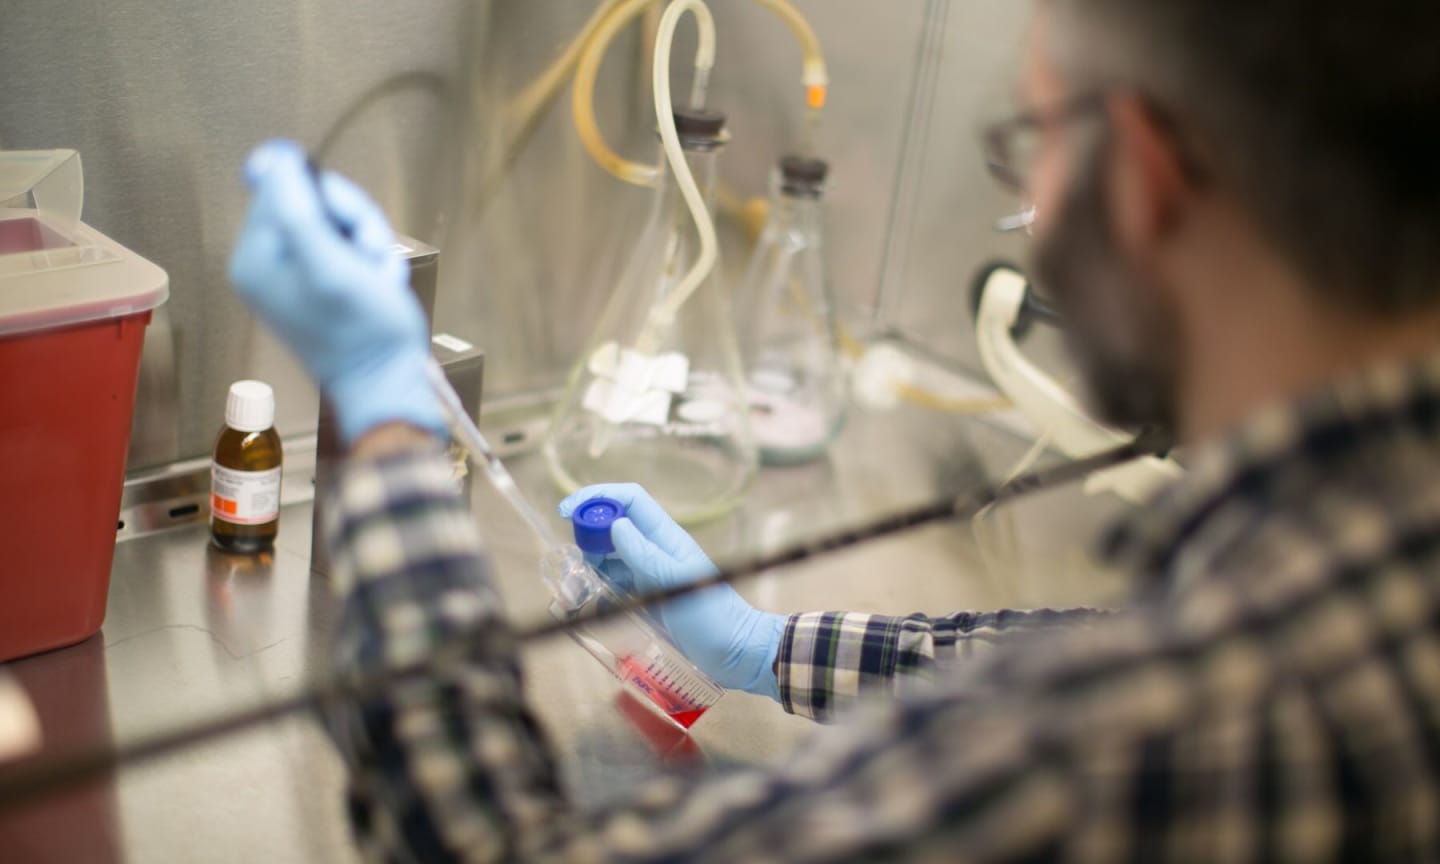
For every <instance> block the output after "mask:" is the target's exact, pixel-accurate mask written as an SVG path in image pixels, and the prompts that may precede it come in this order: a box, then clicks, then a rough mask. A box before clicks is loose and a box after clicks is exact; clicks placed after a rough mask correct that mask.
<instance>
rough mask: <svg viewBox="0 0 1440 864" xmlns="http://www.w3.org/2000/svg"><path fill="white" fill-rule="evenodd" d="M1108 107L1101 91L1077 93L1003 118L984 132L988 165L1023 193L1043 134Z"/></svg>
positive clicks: (1000, 179)
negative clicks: (1046, 106)
mask: <svg viewBox="0 0 1440 864" xmlns="http://www.w3.org/2000/svg"><path fill="white" fill-rule="evenodd" d="M1104 108H1105V97H1104V96H1102V95H1101V94H1099V93H1091V94H1087V95H1085V96H1078V97H1076V98H1075V99H1072V100H1070V101H1069V102H1066V103H1064V104H1063V105H1060V106H1058V107H1056V108H1050V109H1046V110H1033V111H1025V112H1022V113H1020V114H1016V115H1015V116H1014V117H1011V118H1009V119H1007V120H1002V121H1000V122H999V123H996V124H994V125H992V126H990V127H988V128H986V129H985V131H984V132H983V133H982V134H983V136H984V146H985V167H986V168H988V169H989V170H990V173H991V175H993V176H994V177H995V179H996V180H997V181H999V182H1000V183H1001V184H1002V185H1003V186H1005V187H1006V188H1008V189H1010V190H1012V191H1014V192H1017V193H1020V194H1024V193H1025V192H1026V191H1027V190H1026V187H1027V186H1028V185H1029V179H1030V172H1031V169H1032V168H1034V166H1035V159H1036V156H1037V155H1038V154H1039V151H1040V133H1041V132H1043V131H1045V130H1046V129H1049V128H1054V127H1056V126H1061V125H1063V124H1065V123H1070V122H1073V121H1074V120H1077V119H1079V118H1081V117H1084V116H1086V115H1089V114H1093V113H1098V112H1100V111H1103V110H1104Z"/></svg>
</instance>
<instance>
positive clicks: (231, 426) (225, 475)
mask: <svg viewBox="0 0 1440 864" xmlns="http://www.w3.org/2000/svg"><path fill="white" fill-rule="evenodd" d="M283 461H284V451H283V449H282V448H281V446H280V433H278V432H276V431H275V391H274V390H273V389H272V388H271V387H270V385H269V384H266V383H265V382H263V381H236V382H235V383H234V384H231V385H230V395H229V398H228V399H227V400H226V402H225V428H223V429H221V430H220V437H219V438H217V439H216V441H215V455H214V457H213V458H212V459H211V461H210V539H211V542H213V543H214V544H215V545H216V546H218V547H219V548H221V549H223V550H225V551H226V552H238V553H240V554H243V555H255V554H258V553H261V552H268V551H269V550H271V549H273V548H274V546H275V537H276V535H277V534H279V533H280V475H281V472H282V471H283V470H284V467H283V465H282V462H283Z"/></svg>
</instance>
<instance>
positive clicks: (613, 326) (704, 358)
mask: <svg viewBox="0 0 1440 864" xmlns="http://www.w3.org/2000/svg"><path fill="white" fill-rule="evenodd" d="M675 125H676V130H677V132H678V133H679V137H680V144H681V147H682V149H683V150H684V154H685V161H686V164H687V165H688V166H689V168H690V172H691V173H692V174H693V176H694V178H695V182H696V184H697V185H698V186H699V188H700V190H701V191H702V192H703V193H704V195H705V198H706V200H707V201H708V200H709V199H710V192H711V189H712V187H713V184H714V177H715V161H716V155H717V153H718V152H719V150H720V148H721V146H722V145H723V144H724V142H725V140H726V135H725V118H724V116H723V115H720V114H715V113H711V112H703V111H691V110H683V109H679V108H677V109H675ZM696 237H697V235H696V230H695V226H694V224H693V220H692V217H691V214H690V213H689V211H688V210H687V209H686V205H685V203H684V200H683V198H682V195H681V193H680V191H679V189H678V188H677V185H676V184H675V183H674V182H673V178H672V177H670V176H669V175H668V173H667V175H666V176H665V177H663V178H662V179H661V182H660V187H659V189H658V190H657V191H656V194H655V201H654V204H653V206H652V208H651V212H650V217H649V219H648V220H647V223H646V226H645V229H644V231H643V232H642V234H641V236H640V238H639V240H638V242H637V243H636V245H635V251H634V253H633V255H632V256H631V258H630V261H629V263H628V265H627V266H626V268H625V270H624V272H623V273H622V275H621V277H620V281H619V282H618V283H617V284H616V286H615V289H614V293H613V295H612V296H611V298H610V301H609V303H608V304H607V306H606V308H605V311H604V312H603V313H602V315H601V318H600V322H599V324H598V326H597V327H596V328H595V332H594V335H593V336H592V337H591V339H590V342H589V344H588V347H587V348H586V349H585V351H584V353H583V354H582V355H581V358H580V360H579V362H577V363H576V364H575V367H574V368H573V369H572V371H571V373H570V377H569V380H568V382H567V384H566V388H565V394H564V396H562V397H561V400H560V404H559V406H558V408H557V411H556V414H555V419H554V422H553V424H552V426H551V430H550V437H549V438H548V439H547V440H546V443H545V448H544V451H545V457H546V460H547V462H548V464H549V467H550V471H551V473H552V474H553V476H554V477H555V480H556V482H557V483H559V485H560V486H561V487H562V488H563V489H565V490H566V491H574V490H575V489H578V488H579V487H581V486H585V485H589V484H591V483H605V482H623V481H631V482H636V483H640V484H641V485H643V486H645V487H646V488H647V489H648V490H649V491H650V493H651V494H652V495H654V496H655V498H656V499H657V500H658V501H659V502H660V503H661V504H662V505H664V507H665V509H666V510H667V511H668V512H669V513H670V514H671V515H672V516H674V517H675V519H676V520H677V521H680V522H692V523H693V522H698V521H702V520H704V519H708V518H712V517H715V516H718V515H720V514H722V513H724V512H725V511H727V510H729V509H730V508H731V507H733V506H734V505H735V504H736V503H737V502H738V501H739V499H740V497H741V495H742V494H743V493H744V492H745V489H746V487H747V486H748V485H749V483H750V481H751V479H752V478H753V477H754V474H755V469H756V466H757V463H758V459H757V454H756V450H755V443H754V440H753V438H752V435H751V432H750V424H749V418H748V407H747V405H746V401H745V397H744V388H743V385H742V380H741V371H740V368H741V367H740V358H739V351H738V348H737V345H736V341H735V329H734V322H733V318H732V310H731V307H730V303H729V300H728V298H727V297H726V296H725V294H724V293H723V292H722V287H721V284H720V278H719V275H718V273H717V272H714V271H712V273H711V275H710V276H709V277H708V278H707V279H705V281H704V282H702V283H700V285H699V287H698V288H697V289H696V290H695V291H694V293H693V294H690V295H689V296H688V297H681V296H679V295H677V293H676V288H677V285H679V283H680V282H681V280H682V277H684V276H685V275H686V273H687V272H688V271H689V270H690V269H691V267H692V265H693V264H694V262H695V261H696V258H697V255H698V248H697V247H698V244H697V240H696ZM717 270H718V268H717Z"/></svg>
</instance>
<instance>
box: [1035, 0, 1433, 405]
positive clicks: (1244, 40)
mask: <svg viewBox="0 0 1440 864" xmlns="http://www.w3.org/2000/svg"><path fill="white" fill-rule="evenodd" d="M1039 10H1040V12H1039V15H1038V18H1037V21H1036V26H1035V28H1034V32H1033V39H1032V50H1031V51H1030V52H1029V65H1028V68H1027V73H1026V79H1025V84H1024V87H1023V96H1022V98H1023V100H1024V103H1025V106H1024V107H1025V109H1026V111H1027V112H1029V116H1028V121H1027V122H1026V123H1025V124H1022V125H1024V126H1025V127H1026V128H1025V130H1024V131H1027V132H1028V133H1030V134H1031V135H1032V136H1033V138H1034V139H1035V140H1034V147H1033V153H1032V154H1031V156H1030V158H1029V159H1027V160H1026V164H1025V165H1024V166H1023V169H1024V175H1025V176H1024V180H1025V186H1026V191H1027V194H1028V195H1029V196H1030V197H1031V198H1032V199H1033V201H1034V203H1035V205H1036V207H1037V214H1038V222H1037V225H1036V234H1037V250H1036V253H1037V254H1036V277H1037V281H1039V282H1040V284H1041V287H1042V288H1044V289H1045V290H1047V291H1048V292H1049V293H1051V294H1052V295H1053V296H1054V298H1055V300H1056V301H1057V302H1058V303H1059V304H1060V306H1061V307H1062V310H1063V311H1064V312H1065V313H1066V316H1067V319H1068V320H1067V330H1068V332H1069V334H1070V337H1071V340H1072V343H1073V345H1074V347H1075V349H1076V353H1077V356H1078V359H1079V360H1080V362H1081V364H1082V366H1083V367H1084V369H1085V372H1086V373H1087V378H1089V379H1090V383H1091V384H1092V386H1093V389H1094V391H1095V396H1096V397H1097V401H1098V403H1099V407H1100V408H1101V409H1102V410H1103V411H1104V412H1105V413H1106V414H1107V415H1108V416H1109V417H1110V419H1112V420H1114V421H1116V422H1123V423H1140V422H1149V421H1156V420H1158V421H1162V422H1163V421H1171V422H1173V421H1177V420H1178V421H1180V422H1182V423H1183V422H1184V421H1185V420H1186V418H1185V417H1184V416H1182V415H1185V414H1186V413H1187V411H1189V410H1190V407H1191V406H1187V405H1186V404H1185V401H1186V400H1187V399H1188V398H1190V397H1191V396H1193V395H1194V394H1192V393H1189V392H1187V387H1189V385H1190V384H1191V383H1192V382H1194V381H1198V380H1203V379H1204V377H1205V370H1204V368H1203V367H1204V365H1205V364H1206V363H1210V362H1212V361H1218V360H1219V359H1220V352H1222V351H1223V350H1225V349H1226V345H1225V344H1224V341H1223V339H1224V336H1225V333H1226V328H1225V327H1223V326H1220V325H1221V322H1226V321H1229V322H1230V326H1231V327H1232V330H1231V333H1232V335H1233V336H1234V340H1233V341H1234V342H1235V343H1236V346H1237V347H1236V350H1245V349H1246V345H1247V344H1249V343H1247V342H1246V340H1245V338H1244V335H1245V334H1244V331H1245V330H1246V328H1247V326H1248V325H1247V324H1246V322H1247V320H1250V319H1253V318H1254V316H1255V315H1264V314H1266V312H1267V311H1269V312H1275V311H1283V312H1285V313H1286V314H1285V316H1284V317H1286V318H1287V319H1288V320H1276V321H1269V322H1265V323H1266V326H1269V327H1272V328H1287V327H1303V326H1306V322H1312V321H1315V322H1318V321H1326V322H1350V323H1347V325H1346V326H1353V327H1355V328H1360V327H1368V328H1375V327H1378V328H1382V329H1383V328H1384V327H1385V326H1387V325H1388V324H1390V323H1391V322H1403V321H1405V320H1407V319H1412V318H1414V317H1415V316H1433V315H1435V313H1436V312H1437V310H1440V121H1437V118H1436V116H1435V115H1437V114H1440V48H1437V46H1440V4H1435V3H1427V2H1418V0H1371V2H1368V3H1365V4H1358V3H1355V2H1353V0H1347V2H1341V0H1039ZM1287 291H1288V294H1287V293H1286V292H1287ZM1292 295H1293V296H1292ZM1295 310H1303V314H1289V313H1291V312H1293V311H1295ZM1247 316H1249V318H1247ZM1207 322H1208V324H1209V325H1210V326H1209V329H1208V330H1207V329H1206V324H1207ZM1251 341H1252V342H1258V341H1259V340H1251ZM1292 353H1293V352H1292ZM1255 360H1256V362H1264V358H1263V357H1260V356H1257V357H1256V358H1255ZM1358 360H1359V358H1358V357H1357V362H1358ZM1339 365H1340V364H1336V366H1337V368H1338V367H1339ZM1291 377H1292V378H1294V379H1296V380H1295V381H1294V382H1292V383H1293V385H1294V386H1299V384H1300V383H1301V381H1302V376H1301V375H1300V374H1298V373H1296V374H1294V375H1292V376H1291ZM1311 383H1313V382H1311ZM1278 386H1280V385H1279V384H1277V387H1278ZM1190 389H1194V388H1190ZM1259 395H1261V394H1257V398H1258V397H1259ZM1271 395H1272V396H1276V395H1284V394H1280V393H1276V394H1271Z"/></svg>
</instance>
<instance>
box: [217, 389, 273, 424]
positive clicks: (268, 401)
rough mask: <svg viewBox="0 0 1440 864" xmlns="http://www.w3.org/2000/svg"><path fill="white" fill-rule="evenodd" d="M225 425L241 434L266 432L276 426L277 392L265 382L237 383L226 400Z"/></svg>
mask: <svg viewBox="0 0 1440 864" xmlns="http://www.w3.org/2000/svg"><path fill="white" fill-rule="evenodd" d="M225 425H226V426H229V427H230V428H231V429H238V430H240V431H241V432H264V431H265V430H266V429H269V428H270V427H271V426H274V425H275V391H274V390H272V389H270V385H269V384H266V383H265V382H264V381H236V382H235V383H234V384H231V385H230V397H229V398H228V399H226V400H225Z"/></svg>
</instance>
